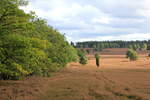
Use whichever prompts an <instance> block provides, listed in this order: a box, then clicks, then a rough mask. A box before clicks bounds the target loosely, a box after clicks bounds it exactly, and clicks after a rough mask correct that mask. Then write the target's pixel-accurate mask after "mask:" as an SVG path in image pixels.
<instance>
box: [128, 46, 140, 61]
mask: <svg viewBox="0 0 150 100" xmlns="http://www.w3.org/2000/svg"><path fill="white" fill-rule="evenodd" d="M126 58H129V59H130V61H135V60H137V59H138V55H137V52H136V51H135V50H133V49H129V50H128V51H127V53H126Z"/></svg>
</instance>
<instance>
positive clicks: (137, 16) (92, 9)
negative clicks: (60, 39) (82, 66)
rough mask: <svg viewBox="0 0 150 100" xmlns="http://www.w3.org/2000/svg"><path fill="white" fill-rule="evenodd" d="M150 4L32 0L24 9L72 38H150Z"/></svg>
mask: <svg viewBox="0 0 150 100" xmlns="http://www.w3.org/2000/svg"><path fill="white" fill-rule="evenodd" d="M149 4H150V0H103V1H102V0H91V1H90V0H89V1H88V0H30V2H29V5H28V6H27V7H22V9H24V10H25V11H26V12H29V11H31V10H33V11H35V12H36V14H37V15H38V16H39V17H42V18H44V19H47V21H48V23H49V24H50V25H52V26H54V27H55V28H56V29H58V30H60V32H62V33H66V34H67V38H68V40H72V41H78V40H88V39H89V40H94V39H97V40H105V39H106V40H109V39H110V40H115V39H116V40H118V39H119V40H120V39H126V40H132V39H148V37H150V36H149V34H150V28H149V27H150V21H149V19H150V14H149V13H150V6H149ZM130 33H133V34H130ZM115 35H117V36H115ZM131 37H132V38H131Z"/></svg>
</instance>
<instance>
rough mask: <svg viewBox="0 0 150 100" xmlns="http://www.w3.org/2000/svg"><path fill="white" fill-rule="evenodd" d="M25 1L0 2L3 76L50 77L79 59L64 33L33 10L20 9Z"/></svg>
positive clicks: (0, 53) (9, 0)
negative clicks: (54, 72) (28, 12)
mask: <svg viewBox="0 0 150 100" xmlns="http://www.w3.org/2000/svg"><path fill="white" fill-rule="evenodd" d="M26 4H27V2H26V1H24V0H1V1H0V22H1V23H0V58H1V59H0V79H20V78H22V77H25V76H30V75H41V76H49V73H50V72H53V71H57V70H58V69H60V68H62V67H64V66H65V65H66V64H67V63H68V62H71V61H75V60H76V58H77V51H76V49H74V47H72V46H71V45H70V44H69V43H68V42H67V41H66V39H65V37H64V35H61V34H60V33H59V32H58V31H57V30H55V29H53V28H52V27H51V26H49V25H47V23H46V21H45V20H42V19H40V18H38V17H37V16H36V15H35V14H34V13H33V12H31V13H30V14H26V13H25V12H24V11H23V10H21V9H19V6H22V5H26Z"/></svg>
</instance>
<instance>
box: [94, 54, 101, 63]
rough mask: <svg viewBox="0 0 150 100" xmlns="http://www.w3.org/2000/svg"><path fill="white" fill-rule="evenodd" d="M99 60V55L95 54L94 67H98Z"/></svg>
mask: <svg viewBox="0 0 150 100" xmlns="http://www.w3.org/2000/svg"><path fill="white" fill-rule="evenodd" d="M99 58H100V56H99V54H98V53H96V54H95V59H96V65H97V66H99Z"/></svg>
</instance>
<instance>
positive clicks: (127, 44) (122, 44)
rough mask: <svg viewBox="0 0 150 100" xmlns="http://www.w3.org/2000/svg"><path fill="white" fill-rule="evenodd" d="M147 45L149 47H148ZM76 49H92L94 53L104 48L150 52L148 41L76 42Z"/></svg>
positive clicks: (149, 42)
mask: <svg viewBox="0 0 150 100" xmlns="http://www.w3.org/2000/svg"><path fill="white" fill-rule="evenodd" d="M148 44H149V45H148ZM76 47H77V48H93V49H94V51H101V50H103V49H104V48H130V49H134V50H137V49H139V50H146V49H149V50H150V40H149V41H100V42H98V41H89V42H78V43H77V44H76Z"/></svg>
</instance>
